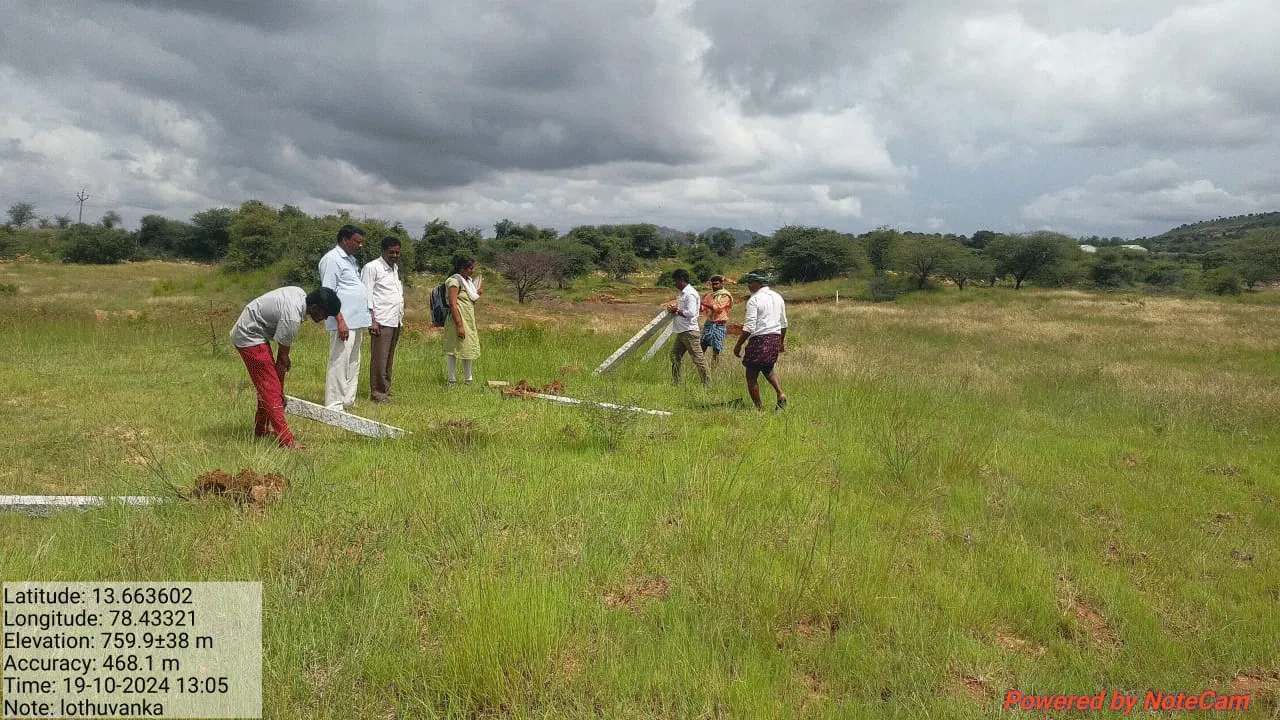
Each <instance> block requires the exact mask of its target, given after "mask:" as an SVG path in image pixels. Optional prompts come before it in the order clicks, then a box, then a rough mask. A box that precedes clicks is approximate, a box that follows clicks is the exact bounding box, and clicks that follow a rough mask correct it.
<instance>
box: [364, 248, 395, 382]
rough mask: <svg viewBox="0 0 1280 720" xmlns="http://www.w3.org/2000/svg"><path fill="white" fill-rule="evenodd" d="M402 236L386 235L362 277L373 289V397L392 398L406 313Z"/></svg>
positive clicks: (370, 368) (367, 285)
mask: <svg viewBox="0 0 1280 720" xmlns="http://www.w3.org/2000/svg"><path fill="white" fill-rule="evenodd" d="M399 263H400V238H397V237H391V236H387V237H384V238H382V255H380V256H378V257H377V258H376V259H374V260H373V261H371V262H370V263H368V264H367V265H365V266H364V270H361V271H360V280H361V282H363V283H364V287H365V291H366V292H368V293H369V315H370V317H371V319H372V324H371V325H369V349H370V351H371V355H372V356H373V357H372V358H370V361H369V399H371V400H373V401H374V402H375V403H385V402H390V401H391V399H390V396H391V395H393V394H394V393H392V392H391V369H392V366H393V365H394V364H395V360H396V345H397V344H399V342H400V325H401V319H402V318H403V317H404V285H403V284H402V283H401V282H400V272H399V270H400V268H399Z"/></svg>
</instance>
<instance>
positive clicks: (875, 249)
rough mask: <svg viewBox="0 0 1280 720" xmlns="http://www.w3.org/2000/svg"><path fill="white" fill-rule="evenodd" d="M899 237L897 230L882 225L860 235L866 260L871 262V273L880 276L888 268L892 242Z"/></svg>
mask: <svg viewBox="0 0 1280 720" xmlns="http://www.w3.org/2000/svg"><path fill="white" fill-rule="evenodd" d="M901 237H902V236H901V234H900V233H899V232H898V231H897V230H893V229H891V228H884V227H882V228H877V229H876V230H875V231H874V232H870V233H867V234H866V235H864V236H863V237H862V242H863V243H864V244H865V246H866V250H867V262H869V263H870V264H871V274H873V275H876V276H881V275H884V271H885V270H887V269H889V260H890V253H891V252H892V251H893V245H894V243H895V242H896V241H897V240H898V239H899V238H901Z"/></svg>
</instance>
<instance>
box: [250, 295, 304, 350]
mask: <svg viewBox="0 0 1280 720" xmlns="http://www.w3.org/2000/svg"><path fill="white" fill-rule="evenodd" d="M306 316H307V291H306V290H303V289H302V288H300V287H282V288H279V289H277V290H272V291H271V292H269V293H267V294H265V295H262V296H261V297H258V298H257V299H255V300H253V301H252V302H250V303H249V304H248V305H245V306H244V310H243V311H241V313H240V319H239V320H237V321H236V324H235V327H233V328H231V342H232V343H234V344H235V346H236V347H238V348H244V347H253V346H254V345H261V344H263V343H265V342H268V341H270V340H275V341H276V343H277V344H279V345H283V346H284V347H289V346H291V345H293V339H294V338H295V337H297V336H298V329H299V328H300V327H302V320H303V318H305V317H306Z"/></svg>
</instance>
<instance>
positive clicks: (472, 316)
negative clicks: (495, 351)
mask: <svg viewBox="0 0 1280 720" xmlns="http://www.w3.org/2000/svg"><path fill="white" fill-rule="evenodd" d="M475 272H476V261H475V260H473V259H471V258H459V259H458V260H457V261H456V262H455V263H454V264H453V275H450V276H449V279H448V280H445V281H444V287H445V291H446V292H448V293H449V317H448V318H447V319H445V321H444V333H443V336H444V357H445V367H446V368H447V369H448V371H449V387H456V386H457V384H458V360H461V361H462V375H463V379H464V380H465V381H466V383H467V384H468V385H470V384H471V383H472V377H471V363H472V361H473V360H478V359H480V333H479V331H478V330H477V328H476V301H477V300H479V299H480V292H481V285H482V284H483V283H484V278H481V277H476V278H475V280H474V281H473V280H472V276H473V275H475Z"/></svg>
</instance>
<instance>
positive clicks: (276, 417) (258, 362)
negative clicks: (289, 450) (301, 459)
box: [236, 343, 293, 447]
mask: <svg viewBox="0 0 1280 720" xmlns="http://www.w3.org/2000/svg"><path fill="white" fill-rule="evenodd" d="M236 350H238V351H239V352H240V357H241V358H242V359H243V360H244V366H245V367H246V368H247V369H248V370H249V379H250V380H252V381H253V387H254V389H256V390H257V391H258V412H257V414H256V415H255V416H254V418H253V434H254V435H255V436H256V437H265V436H268V435H274V436H275V437H276V438H278V439H279V441H280V447H290V446H292V445H293V433H292V432H291V431H290V430H289V423H288V422H286V421H285V419H284V383H283V382H282V381H281V379H280V375H279V374H278V373H277V372H276V362H275V359H274V358H272V357H271V346H270V345H268V344H266V343H263V344H261V345H253V346H251V347H244V348H236Z"/></svg>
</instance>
